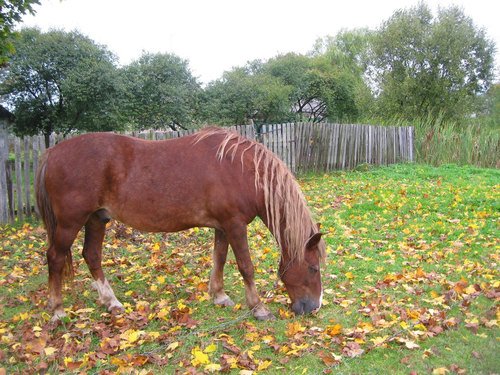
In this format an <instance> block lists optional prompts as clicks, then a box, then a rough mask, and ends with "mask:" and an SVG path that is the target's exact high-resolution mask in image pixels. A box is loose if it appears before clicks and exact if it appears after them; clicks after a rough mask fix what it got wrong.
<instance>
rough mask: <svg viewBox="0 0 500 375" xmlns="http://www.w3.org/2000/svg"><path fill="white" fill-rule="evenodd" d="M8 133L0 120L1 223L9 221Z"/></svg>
mask: <svg viewBox="0 0 500 375" xmlns="http://www.w3.org/2000/svg"><path fill="white" fill-rule="evenodd" d="M8 135H9V134H8V132H7V127H6V126H5V124H4V122H3V120H0V224H6V223H7V222H8V221H9V209H8V206H9V199H8V194H7V160H8V158H9V140H8Z"/></svg>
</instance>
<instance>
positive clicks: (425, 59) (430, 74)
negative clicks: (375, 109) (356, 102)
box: [370, 3, 494, 120]
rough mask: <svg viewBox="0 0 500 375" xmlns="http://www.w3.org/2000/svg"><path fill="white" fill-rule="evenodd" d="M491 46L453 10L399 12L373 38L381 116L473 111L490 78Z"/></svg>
mask: <svg viewBox="0 0 500 375" xmlns="http://www.w3.org/2000/svg"><path fill="white" fill-rule="evenodd" d="M493 58H494V43H493V41H491V40H490V39H488V38H487V36H486V34H485V31H484V30H482V29H479V28H478V27H477V26H475V25H474V23H473V21H472V19H470V18H469V17H467V16H466V15H465V14H464V13H463V11H462V10H461V9H459V8H458V7H455V6H451V7H449V8H440V9H439V11H438V15H437V17H436V18H433V16H432V14H431V11H430V10H429V7H428V6H427V5H425V3H419V5H417V6H416V7H412V8H410V9H407V10H399V11H397V12H395V13H394V15H393V16H392V17H391V18H389V20H387V21H385V22H384V23H383V24H382V26H381V28H380V29H379V30H378V31H377V32H376V34H375V37H374V39H373V57H372V64H373V65H372V66H371V69H370V70H371V72H370V73H371V77H372V79H373V80H374V82H375V83H376V85H377V86H376V88H377V89H378V90H379V106H380V107H379V110H380V113H383V114H384V115H389V116H393V115H399V116H405V117H406V118H408V119H416V118H419V117H420V118H425V117H426V116H428V115H431V116H438V115H440V114H442V115H443V116H444V118H445V119H455V120H456V119H461V118H464V117H466V116H470V115H471V114H473V113H475V112H476V111H477V106H476V105H477V102H476V99H477V96H478V95H480V94H483V93H485V92H486V91H487V89H488V87H489V86H490V84H491V81H492V78H493V69H494V62H493Z"/></svg>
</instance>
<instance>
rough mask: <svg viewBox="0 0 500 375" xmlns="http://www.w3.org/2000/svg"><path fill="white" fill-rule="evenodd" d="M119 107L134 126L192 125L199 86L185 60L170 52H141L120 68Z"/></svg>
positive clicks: (171, 126) (172, 126)
mask: <svg viewBox="0 0 500 375" xmlns="http://www.w3.org/2000/svg"><path fill="white" fill-rule="evenodd" d="M122 78H123V80H124V85H125V93H126V94H125V98H124V102H123V110H124V111H125V114H126V116H127V121H128V122H129V123H130V124H131V126H132V128H134V129H144V128H155V129H156V128H165V127H170V128H172V129H174V130H175V129H177V128H178V127H180V128H183V129H185V128H188V127H192V126H193V123H194V119H195V115H196V110H197V101H198V96H199V91H200V87H199V84H198V83H197V82H196V79H195V78H194V77H193V76H192V74H191V72H190V70H189V67H188V63H187V61H185V60H182V59H180V58H179V57H177V56H175V55H171V54H160V53H158V54H150V53H145V54H143V55H142V56H141V57H140V58H139V59H138V60H137V61H134V62H132V63H131V64H130V65H128V66H126V67H124V68H123V69H122Z"/></svg>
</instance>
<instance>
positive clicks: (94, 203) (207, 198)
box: [46, 133, 255, 231]
mask: <svg viewBox="0 0 500 375" xmlns="http://www.w3.org/2000/svg"><path fill="white" fill-rule="evenodd" d="M218 138H220V137H208V138H206V139H204V140H202V141H200V142H196V137H195V136H187V137H183V138H178V139H172V140H166V141H145V140H141V139H136V138H131V137H127V136H122V135H116V134H112V133H93V134H86V135H82V136H79V137H75V138H72V139H69V140H67V141H64V142H62V143H60V144H58V145H57V146H55V147H54V148H53V149H51V150H49V154H48V159H49V160H48V170H47V179H46V180H47V190H48V192H49V193H50V194H51V195H52V196H53V197H55V198H54V199H55V200H56V203H55V204H56V205H59V206H60V211H63V210H67V211H68V215H69V214H71V212H72V210H74V211H75V213H74V215H75V216H79V215H80V216H81V217H86V216H88V215H89V214H90V213H92V212H95V211H96V210H98V209H106V210H107V211H108V212H109V214H110V216H111V217H114V218H116V219H118V220H120V221H122V222H125V223H127V224H129V225H131V226H134V227H136V228H138V229H143V230H148V231H174V230H180V229H185V228H189V227H192V226H213V227H218V226H220V225H221V222H222V221H224V220H226V219H227V217H230V216H231V215H236V214H239V213H241V215H243V216H245V217H246V216H248V217H249V219H252V218H253V217H254V216H255V204H254V205H253V206H252V205H251V204H249V201H250V202H251V201H252V200H255V192H254V190H253V188H254V185H253V178H252V179H251V181H252V183H249V181H250V179H248V178H247V176H246V174H244V173H242V166H241V164H240V163H232V162H229V161H227V160H218V159H217V157H216V152H217V148H218V145H219V143H220V139H218ZM252 194H253V195H252ZM250 206H252V207H251V208H248V207H250ZM69 207H70V208H69ZM76 211H78V212H76Z"/></svg>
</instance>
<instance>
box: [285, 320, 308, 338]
mask: <svg viewBox="0 0 500 375" xmlns="http://www.w3.org/2000/svg"><path fill="white" fill-rule="evenodd" d="M305 330H306V328H305V327H303V326H302V325H301V324H300V322H297V321H295V322H292V323H288V324H287V328H286V334H287V335H288V336H294V335H295V334H297V333H300V332H304V331H305Z"/></svg>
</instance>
